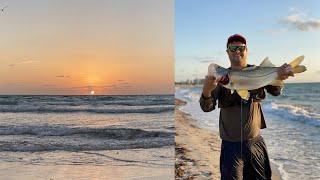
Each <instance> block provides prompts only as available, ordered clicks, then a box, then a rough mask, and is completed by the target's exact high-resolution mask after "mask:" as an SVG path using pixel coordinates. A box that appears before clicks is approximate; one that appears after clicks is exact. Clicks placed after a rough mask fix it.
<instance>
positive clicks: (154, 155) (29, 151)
mask: <svg viewBox="0 0 320 180" xmlns="http://www.w3.org/2000/svg"><path fill="white" fill-rule="evenodd" d="M173 112H174V96H173V95H148V96H143V95H141V96H0V164H2V165H1V166H0V175H2V174H5V173H6V172H7V171H8V170H10V168H11V167H12V165H14V167H24V165H25V166H31V168H33V167H32V166H43V167H45V166H59V165H61V166H71V167H72V166H79V165H80V166H81V165H84V166H87V165H90V166H92V167H94V166H108V167H109V168H110V166H114V167H117V168H118V170H119V171H121V167H135V168H136V169H137V168H138V169H137V171H139V168H143V167H148V168H153V169H157V168H158V169H161V168H162V169H164V170H165V169H168V170H170V169H173V168H174V166H173V165H174V121H173V118H174V116H173V115H174V113H173ZM119 167H120V168H119ZM33 169H35V170H36V169H37V168H33ZM170 171H171V170H170ZM25 173H27V172H25ZM25 175H27V174H25ZM30 177H31V178H33V177H32V176H30ZM109 177H110V176H109ZM42 178H48V177H47V176H42V177H41V178H40V179H42ZM74 178H78V177H77V176H75V177H74ZM97 179H99V178H97Z"/></svg>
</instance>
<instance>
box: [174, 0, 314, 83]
mask: <svg viewBox="0 0 320 180" xmlns="http://www.w3.org/2000/svg"><path fill="white" fill-rule="evenodd" d="M319 8H320V1H318V0H307V1H300V0H282V1H278V0H271V1H251V0H232V1H212V0H198V1H194V0H176V1H175V81H177V82H178V81H184V80H186V79H194V78H203V77H204V76H205V75H206V74H207V69H208V65H209V64H210V63H212V62H214V63H216V64H219V65H221V66H224V67H229V66H230V62H229V59H228V56H227V54H226V52H225V50H226V42H227V38H228V37H229V36H230V35H232V34H236V33H240V34H242V35H243V36H245V37H246V39H247V43H248V48H249V56H248V63H249V64H256V65H259V64H260V62H261V61H262V60H263V59H264V58H265V57H267V56H268V57H269V59H270V61H271V62H272V63H273V64H275V65H277V66H281V65H282V64H283V63H288V62H290V61H291V60H292V59H294V58H295V57H298V56H300V55H305V60H304V61H303V63H302V64H304V65H306V66H307V69H308V70H307V71H306V72H304V73H302V74H298V75H296V76H295V77H294V78H289V79H288V80H287V81H286V82H320V80H319V78H317V77H319V76H320V49H319V47H320V11H319Z"/></svg>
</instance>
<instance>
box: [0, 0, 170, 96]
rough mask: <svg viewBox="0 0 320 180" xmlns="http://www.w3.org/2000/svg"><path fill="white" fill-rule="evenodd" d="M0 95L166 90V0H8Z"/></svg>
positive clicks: (1, 18)
mask: <svg viewBox="0 0 320 180" xmlns="http://www.w3.org/2000/svg"><path fill="white" fill-rule="evenodd" d="M6 5H8V7H7V8H5V9H4V11H3V12H0V24H1V25H0V40H1V43H0V55H1V56H0V59H1V60H0V62H1V64H0V77H1V78H0V94H89V93H90V91H91V90H94V91H95V93H96V94H168V93H173V91H174V87H173V82H174V54H173V53H174V44H173V40H174V37H173V35H174V34H173V33H174V3H173V1H172V0H152V1H150V0H68V1H64V0H28V1H22V0H10V1H1V2H0V8H2V7H4V6H6Z"/></svg>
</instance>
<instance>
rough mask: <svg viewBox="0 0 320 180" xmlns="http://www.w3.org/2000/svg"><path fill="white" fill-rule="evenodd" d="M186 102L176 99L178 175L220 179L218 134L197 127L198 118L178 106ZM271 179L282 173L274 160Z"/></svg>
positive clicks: (176, 167) (188, 177) (186, 177)
mask: <svg viewBox="0 0 320 180" xmlns="http://www.w3.org/2000/svg"><path fill="white" fill-rule="evenodd" d="M185 104H186V102H184V101H182V100H180V99H175V128H176V137H175V144H176V147H175V153H176V162H175V179H220V169H219V161H220V146H221V139H220V137H219V134H217V133H213V132H211V131H209V130H206V129H202V128H200V127H198V126H197V125H196V123H195V121H194V120H193V119H192V118H191V117H190V116H189V115H188V114H186V113H184V112H183V111H181V110H179V107H180V106H183V105H185ZM271 166H272V180H280V179H281V176H280V173H279V171H278V170H277V168H276V166H275V165H274V164H272V165H271Z"/></svg>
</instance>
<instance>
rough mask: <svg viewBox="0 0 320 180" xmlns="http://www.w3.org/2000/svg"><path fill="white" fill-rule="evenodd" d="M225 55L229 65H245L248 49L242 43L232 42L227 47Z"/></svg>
mask: <svg viewBox="0 0 320 180" xmlns="http://www.w3.org/2000/svg"><path fill="white" fill-rule="evenodd" d="M227 53H228V55H229V59H230V62H231V64H233V65H246V64H247V56H248V49H247V47H246V45H245V44H243V43H242V42H232V43H230V44H229V45H228V49H227Z"/></svg>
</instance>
